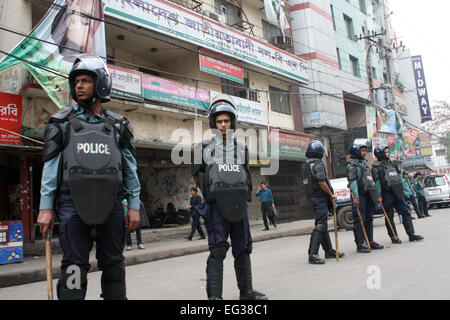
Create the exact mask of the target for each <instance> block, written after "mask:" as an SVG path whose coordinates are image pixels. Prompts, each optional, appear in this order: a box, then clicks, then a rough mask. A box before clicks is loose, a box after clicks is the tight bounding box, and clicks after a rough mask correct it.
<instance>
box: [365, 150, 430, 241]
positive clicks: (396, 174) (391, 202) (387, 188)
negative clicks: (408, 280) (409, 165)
mask: <svg viewBox="0 0 450 320" xmlns="http://www.w3.org/2000/svg"><path fill="white" fill-rule="evenodd" d="M374 153H375V157H376V158H377V160H378V161H376V162H375V163H374V164H373V167H372V176H373V179H374V181H375V185H376V188H377V194H378V201H379V203H380V204H383V206H384V209H385V210H386V213H387V215H388V217H389V220H390V225H392V228H393V229H394V232H395V234H397V236H395V235H394V234H393V233H392V230H391V228H390V226H389V222H388V220H387V219H385V225H386V229H387V231H388V235H389V237H390V238H391V240H392V243H396V244H399V243H401V240H400V239H399V238H398V233H397V230H396V228H395V223H394V208H395V210H397V212H398V214H399V215H401V216H402V223H403V226H404V228H405V231H406V234H407V235H408V236H409V241H419V240H423V237H422V236H420V235H417V234H415V231H414V225H413V221H412V219H411V213H410V212H409V210H408V208H407V207H406V204H405V201H404V190H403V184H402V180H401V178H400V170H399V169H398V168H397V166H396V165H395V164H394V163H393V162H392V161H391V159H389V157H390V152H389V148H388V146H386V145H384V144H380V145H378V146H377V147H376V148H375V150H374Z"/></svg>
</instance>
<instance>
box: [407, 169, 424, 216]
mask: <svg viewBox="0 0 450 320" xmlns="http://www.w3.org/2000/svg"><path fill="white" fill-rule="evenodd" d="M402 182H403V191H404V192H405V198H406V199H407V200H409V202H411V204H412V206H413V207H414V211H415V212H416V214H417V217H418V218H419V219H422V218H425V216H424V215H423V214H422V213H421V211H420V209H419V207H418V206H417V201H416V195H415V192H414V190H413V188H412V187H411V182H410V181H409V172H408V171H405V170H404V171H403V172H402Z"/></svg>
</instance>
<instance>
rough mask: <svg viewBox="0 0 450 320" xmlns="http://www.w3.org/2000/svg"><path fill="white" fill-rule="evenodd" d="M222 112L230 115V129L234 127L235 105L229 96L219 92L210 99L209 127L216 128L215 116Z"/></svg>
mask: <svg viewBox="0 0 450 320" xmlns="http://www.w3.org/2000/svg"><path fill="white" fill-rule="evenodd" d="M222 113H227V114H229V115H230V117H231V129H233V130H235V129H236V123H237V113H236V107H235V105H234V103H233V100H232V99H231V97H230V96H228V95H225V94H219V95H218V96H216V97H215V98H214V99H213V100H212V101H211V107H210V108H209V114H208V118H209V127H210V128H211V129H217V126H216V117H217V116H218V115H220V114H222Z"/></svg>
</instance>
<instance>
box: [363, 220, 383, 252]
mask: <svg viewBox="0 0 450 320" xmlns="http://www.w3.org/2000/svg"><path fill="white" fill-rule="evenodd" d="M364 226H365V227H366V233H367V238H368V239H369V243H370V249H371V250H381V249H384V246H382V245H381V244H378V243H376V242H375V241H373V220H369V221H366V222H364Z"/></svg>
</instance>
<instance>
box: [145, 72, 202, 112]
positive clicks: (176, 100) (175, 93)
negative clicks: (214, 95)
mask: <svg viewBox="0 0 450 320" xmlns="http://www.w3.org/2000/svg"><path fill="white" fill-rule="evenodd" d="M142 86H143V89H144V98H145V99H149V100H155V101H160V102H166V103H171V104H176V105H180V106H185V107H191V108H198V109H201V110H208V109H209V102H210V95H209V91H208V90H204V89H201V88H198V87H191V86H187V85H184V84H181V83H177V82H174V81H170V80H167V79H163V78H159V77H155V76H151V75H147V74H144V75H143V76H142Z"/></svg>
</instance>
